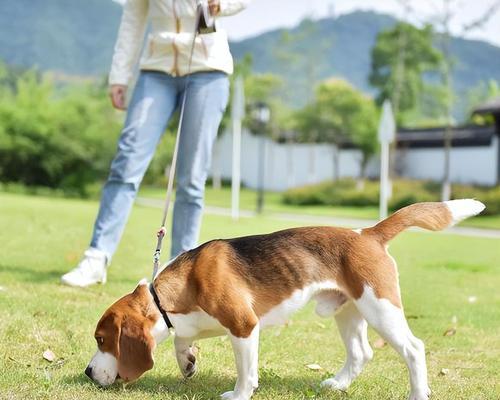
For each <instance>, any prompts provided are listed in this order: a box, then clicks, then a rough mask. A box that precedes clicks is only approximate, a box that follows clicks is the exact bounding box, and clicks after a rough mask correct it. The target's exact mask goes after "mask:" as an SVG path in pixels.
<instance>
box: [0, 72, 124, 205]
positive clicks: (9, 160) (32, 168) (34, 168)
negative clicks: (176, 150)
mask: <svg viewBox="0 0 500 400" xmlns="http://www.w3.org/2000/svg"><path fill="white" fill-rule="evenodd" d="M0 89H1V91H2V93H1V94H0V181H1V182H4V183H6V182H16V183H21V184H23V185H27V186H45V187H49V188H58V189H62V190H63V191H67V192H71V193H75V192H76V193H78V194H79V195H80V196H84V195H86V186H87V185H88V184H90V183H92V182H95V181H96V180H98V179H102V178H104V177H105V176H106V175H107V172H108V168H109V164H110V161H111V158H112V156H113V154H114V152H115V149H116V139H117V136H118V133H119V130H120V125H121V123H120V120H119V119H118V117H117V116H116V114H115V113H114V111H113V110H112V108H111V106H110V105H109V100H108V99H107V96H106V94H105V92H104V88H97V87H95V86H72V87H67V88H64V89H61V90H59V91H57V90H56V89H55V87H54V85H53V84H52V83H51V82H50V81H49V80H47V79H43V80H42V81H39V80H38V79H37V77H36V75H35V73H33V72H28V73H26V74H23V75H22V76H21V77H19V78H18V80H17V82H16V88H15V90H9V89H7V88H6V87H3V88H0Z"/></svg>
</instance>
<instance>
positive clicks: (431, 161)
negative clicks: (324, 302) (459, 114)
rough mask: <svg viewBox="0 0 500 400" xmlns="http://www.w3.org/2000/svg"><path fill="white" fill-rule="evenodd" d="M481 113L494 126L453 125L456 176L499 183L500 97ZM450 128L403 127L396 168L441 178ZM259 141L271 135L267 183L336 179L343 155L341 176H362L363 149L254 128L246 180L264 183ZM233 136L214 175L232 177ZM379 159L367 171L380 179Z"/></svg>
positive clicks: (223, 142) (245, 159) (245, 154)
mask: <svg viewBox="0 0 500 400" xmlns="http://www.w3.org/2000/svg"><path fill="white" fill-rule="evenodd" d="M474 113H475V114H479V115H493V117H494V118H495V124H494V125H487V126H479V125H467V126H461V127H455V128H453V130H452V150H451V157H450V160H451V171H450V172H451V176H450V177H451V181H452V182H453V183H463V184H476V185H484V186H494V185H498V184H500V99H498V100H496V101H493V102H489V103H486V104H483V105H481V106H480V107H478V108H476V109H475V110H474ZM444 135H445V132H444V128H432V129H401V130H400V131H399V132H398V135H397V137H398V150H397V154H396V169H397V171H398V174H399V175H400V176H402V177H405V178H411V179H426V180H433V181H441V180H442V179H443V170H444ZM259 140H265V142H266V143H265V160H266V162H265V163H266V165H265V171H266V174H265V182H264V188H265V189H266V190H271V191H284V190H287V189H289V188H292V187H297V186H303V185H307V184H313V183H319V182H322V181H326V180H331V179H333V177H334V176H335V171H334V168H335V166H334V165H335V163H334V158H335V157H337V156H338V157H339V171H338V175H339V176H340V177H353V178H356V177H359V176H360V174H361V168H360V163H361V152H360V151H359V150H357V149H356V148H355V147H353V146H352V145H349V144H346V145H345V146H343V148H341V149H337V148H336V147H334V146H333V145H329V144H312V143H310V144H307V143H277V142H274V141H272V140H270V139H268V138H264V139H262V138H260V137H258V136H255V135H252V134H251V133H249V132H248V131H245V130H244V131H243V134H242V141H241V143H242V153H241V179H242V183H243V185H245V186H247V187H250V188H256V187H257V186H258V175H257V174H258V168H257V160H258V149H259V146H258V144H259ZM231 153H232V138H231V135H230V133H226V134H224V135H222V136H221V137H220V138H219V139H218V141H217V143H216V146H215V151H214V160H213V166H212V175H216V176H220V177H222V178H223V179H231V166H232V157H231ZM379 164H380V162H379V159H378V158H377V157H374V158H373V159H372V160H370V162H369V164H368V167H367V176H368V177H370V178H374V179H375V178H378V176H379Z"/></svg>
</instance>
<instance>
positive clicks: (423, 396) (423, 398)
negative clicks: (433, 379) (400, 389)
mask: <svg viewBox="0 0 500 400" xmlns="http://www.w3.org/2000/svg"><path fill="white" fill-rule="evenodd" d="M430 397H431V389H429V388H426V389H424V390H423V391H419V392H417V391H415V392H413V391H412V392H411V393H410V396H409V397H408V400H428V399H430Z"/></svg>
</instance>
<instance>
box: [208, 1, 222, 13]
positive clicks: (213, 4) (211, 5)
mask: <svg viewBox="0 0 500 400" xmlns="http://www.w3.org/2000/svg"><path fill="white" fill-rule="evenodd" d="M208 9H209V10H210V15H212V16H214V17H215V16H216V15H218V14H219V13H220V1H219V0H208Z"/></svg>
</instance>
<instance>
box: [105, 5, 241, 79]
mask: <svg viewBox="0 0 500 400" xmlns="http://www.w3.org/2000/svg"><path fill="white" fill-rule="evenodd" d="M249 1H250V0H220V14H219V15H221V16H226V15H233V14H236V13H238V12H240V11H241V10H243V9H244V8H245V7H246V5H247V4H248V2H249ZM195 20H196V0H127V1H126V3H125V5H124V6H123V15H122V20H121V24H120V29H119V31H118V39H117V41H116V45H115V51H114V55H113V62H112V65H111V71H110V74H109V83H110V84H121V85H128V83H129V82H130V80H131V78H132V74H133V70H134V67H135V64H136V62H137V57H138V55H139V52H140V50H141V47H142V44H143V39H144V34H145V30H146V26H147V24H148V21H150V22H151V30H150V33H149V34H148V38H147V42H146V46H145V48H144V51H143V54H142V58H141V61H140V68H141V69H143V70H156V71H163V72H166V73H169V74H171V75H173V76H182V75H186V74H187V72H188V61H189V54H190V50H191V43H192V41H193V34H194V29H195ZM212 70H218V71H223V72H226V73H228V74H231V73H232V72H233V59H232V57H231V53H230V52H229V44H228V41H227V35H226V32H224V31H223V30H220V28H218V29H217V32H214V33H208V34H201V35H197V37H196V41H195V47H194V53H193V60H192V65H191V72H199V71H212Z"/></svg>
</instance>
